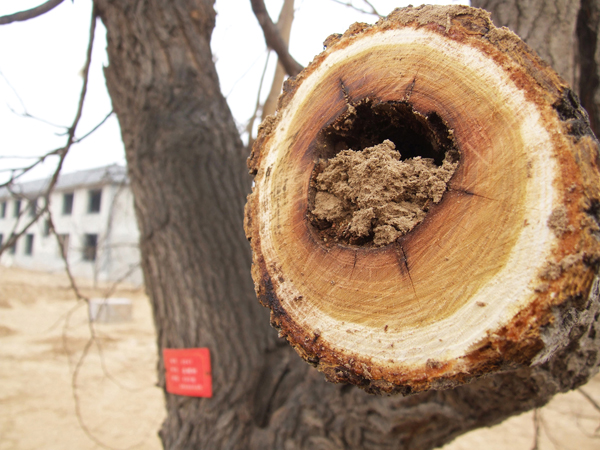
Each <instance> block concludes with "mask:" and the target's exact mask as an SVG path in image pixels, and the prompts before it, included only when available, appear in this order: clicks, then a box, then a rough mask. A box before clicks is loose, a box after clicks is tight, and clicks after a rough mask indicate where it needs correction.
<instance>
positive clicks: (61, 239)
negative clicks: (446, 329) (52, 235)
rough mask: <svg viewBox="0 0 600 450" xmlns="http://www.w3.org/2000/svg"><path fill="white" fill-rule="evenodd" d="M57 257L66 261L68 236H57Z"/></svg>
mask: <svg viewBox="0 0 600 450" xmlns="http://www.w3.org/2000/svg"><path fill="white" fill-rule="evenodd" d="M58 255H59V256H61V255H62V256H64V258H65V259H67V256H69V235H68V234H59V235H58Z"/></svg>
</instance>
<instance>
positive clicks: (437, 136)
mask: <svg viewBox="0 0 600 450" xmlns="http://www.w3.org/2000/svg"><path fill="white" fill-rule="evenodd" d="M382 105H383V106H382ZM374 130H381V132H380V133H379V134H378V133H377V131H374ZM324 134H325V135H326V138H323V144H322V147H323V149H324V151H323V155H324V156H329V157H328V158H327V157H324V158H321V159H320V160H319V161H318V163H317V164H316V166H315V170H314V172H313V178H312V198H311V200H312V201H311V202H310V205H311V206H312V207H310V208H309V211H310V214H309V218H310V221H311V223H312V225H313V227H314V228H315V229H316V230H317V233H318V235H319V236H320V237H321V239H322V240H323V241H324V242H326V243H328V242H329V243H332V242H340V243H343V244H346V245H356V246H375V247H380V246H383V245H387V244H390V243H392V242H394V241H395V240H396V239H398V238H399V237H401V236H403V235H405V234H406V233H408V232H410V231H411V230H412V229H414V227H415V226H417V225H418V224H419V223H421V222H422V221H423V220H424V218H425V216H426V214H427V212H428V210H429V208H430V206H431V205H432V204H435V203H439V202H440V201H441V199H442V196H443V194H444V192H445V191H446V190H447V184H448V182H449V180H450V179H451V178H452V175H453V174H454V172H455V170H456V168H457V167H458V164H459V152H458V150H456V146H455V144H454V139H453V134H452V131H451V130H449V129H448V128H447V127H446V125H445V124H444V123H443V121H442V120H441V119H440V118H439V117H438V116H436V115H435V114H432V115H430V116H429V117H426V116H422V115H420V114H418V113H416V112H414V111H413V110H412V108H411V107H410V105H407V104H389V103H376V102H363V103H361V104H359V105H357V106H356V107H355V106H350V108H349V112H348V113H347V114H346V115H345V116H344V117H342V118H341V119H339V120H338V121H337V122H336V123H334V124H333V125H332V126H331V127H330V129H329V130H325V133H324ZM384 136H390V137H391V138H392V139H393V140H391V139H387V138H386V139H382V138H383V137H384ZM349 145H351V146H352V147H351V148H348V147H349ZM398 147H399V148H398ZM331 148H334V149H335V150H338V152H337V153H335V154H333V155H332V153H333V152H332V151H331ZM340 149H341V150H340Z"/></svg>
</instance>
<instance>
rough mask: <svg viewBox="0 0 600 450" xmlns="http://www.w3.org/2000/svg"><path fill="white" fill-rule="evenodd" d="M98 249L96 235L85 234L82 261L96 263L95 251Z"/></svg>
mask: <svg viewBox="0 0 600 450" xmlns="http://www.w3.org/2000/svg"><path fill="white" fill-rule="evenodd" d="M97 249H98V235H97V234H86V235H85V236H84V242H83V260H84V261H96V250H97Z"/></svg>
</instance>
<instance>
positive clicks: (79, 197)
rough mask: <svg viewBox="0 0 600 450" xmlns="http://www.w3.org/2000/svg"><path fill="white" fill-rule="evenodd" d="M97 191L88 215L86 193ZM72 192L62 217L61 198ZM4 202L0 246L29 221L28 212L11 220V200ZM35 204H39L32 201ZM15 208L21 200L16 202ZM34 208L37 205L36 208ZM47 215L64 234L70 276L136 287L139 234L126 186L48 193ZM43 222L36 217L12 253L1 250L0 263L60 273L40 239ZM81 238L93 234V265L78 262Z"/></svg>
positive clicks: (57, 259)
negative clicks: (97, 201)
mask: <svg viewBox="0 0 600 450" xmlns="http://www.w3.org/2000/svg"><path fill="white" fill-rule="evenodd" d="M92 190H101V192H102V194H101V203H100V211H99V212H90V211H89V196H90V191H92ZM68 193H73V210H72V213H71V214H70V215H69V214H63V202H64V195H65V194H68ZM3 201H6V202H7V208H6V215H5V217H3V218H2V217H0V234H2V238H3V242H6V241H7V239H8V238H9V237H10V234H11V232H13V231H14V230H15V225H16V224H17V223H18V224H19V229H21V228H22V225H23V224H25V223H27V222H28V221H30V220H31V217H30V216H29V214H28V212H25V213H23V214H21V217H20V218H19V219H16V218H15V217H13V216H14V214H13V210H14V204H15V201H16V200H15V199H0V207H1V203H2V202H3ZM38 201H40V202H41V200H38ZM21 205H22V206H21V209H22V210H24V209H25V208H26V207H27V201H25V200H22V201H21ZM39 206H42V205H41V204H40V205H39ZM49 209H50V212H51V215H52V221H53V223H54V228H55V230H56V233H58V234H61V235H68V236H69V238H68V248H67V259H68V262H69V266H70V268H71V271H72V273H73V275H75V276H77V277H85V278H91V279H94V280H97V281H117V280H119V281H121V280H122V281H126V282H129V283H133V284H136V285H141V284H142V282H143V280H142V273H141V269H140V267H139V262H140V255H139V248H138V238H139V232H138V229H137V224H136V220H135V214H134V210H133V196H132V194H131V191H130V189H129V187H128V186H126V185H118V184H105V185H103V186H99V185H96V186H84V187H77V188H74V189H71V190H61V191H57V192H53V193H52V194H51V196H50V208H49ZM46 221H47V217H45V216H42V217H41V218H40V219H39V220H38V221H37V222H36V223H35V224H34V225H33V226H32V227H31V228H30V229H29V230H28V231H27V233H26V234H24V235H23V236H21V238H20V239H19V240H18V242H17V246H16V251H15V253H14V254H11V253H10V251H9V250H6V251H5V252H4V253H3V254H2V256H1V257H0V264H2V265H5V266H16V267H23V268H28V269H33V270H43V271H62V270H64V268H65V264H64V261H63V259H62V256H61V253H60V247H59V244H58V241H57V238H56V236H55V235H54V234H52V233H50V234H46V232H45V231H46V229H47V225H46V224H45V222H46ZM28 234H31V235H33V248H32V254H31V255H27V254H26V246H27V245H26V244H27V237H26V236H27V235H28ZM86 234H90V235H97V251H96V258H95V260H94V261H88V260H86V259H85V257H84V249H85V236H86Z"/></svg>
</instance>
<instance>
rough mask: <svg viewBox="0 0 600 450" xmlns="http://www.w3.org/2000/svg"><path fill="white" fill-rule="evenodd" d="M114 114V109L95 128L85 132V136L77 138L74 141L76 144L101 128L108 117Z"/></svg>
mask: <svg viewBox="0 0 600 450" xmlns="http://www.w3.org/2000/svg"><path fill="white" fill-rule="evenodd" d="M113 114H114V110H112V111H111V112H109V113H108V114H107V115H106V116H105V117H104V119H102V120H101V121H100V122H99V123H98V125H96V126H95V127H94V128H92V129H91V130H90V131H88V132H87V133H85V134H84V135H83V136H81V137H80V138H76V139H75V140H74V141H73V143H74V144H78V143H79V142H81V141H83V140H84V139H85V138H86V137H88V136H89V135H90V134H92V133H93V132H94V131H96V130H97V129H98V128H100V127H101V126H102V125H104V123H105V122H106V121H107V120H108V118H109V117H110V116H112V115H113Z"/></svg>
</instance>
